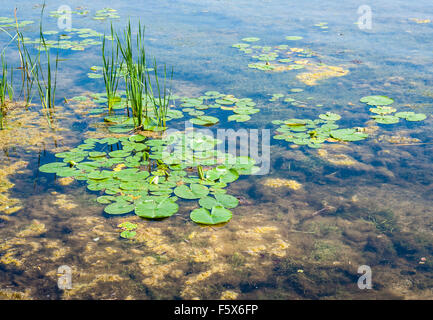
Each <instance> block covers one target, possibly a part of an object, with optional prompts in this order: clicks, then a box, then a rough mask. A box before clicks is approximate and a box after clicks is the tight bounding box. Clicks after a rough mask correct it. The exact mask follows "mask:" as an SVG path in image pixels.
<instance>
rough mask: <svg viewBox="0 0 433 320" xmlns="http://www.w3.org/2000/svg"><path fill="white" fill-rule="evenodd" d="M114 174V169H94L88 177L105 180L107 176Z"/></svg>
mask: <svg viewBox="0 0 433 320" xmlns="http://www.w3.org/2000/svg"><path fill="white" fill-rule="evenodd" d="M112 176H113V172H112V171H107V170H103V171H92V172H90V173H89V174H88V175H87V178H89V179H93V180H103V179H107V178H111V177H112Z"/></svg>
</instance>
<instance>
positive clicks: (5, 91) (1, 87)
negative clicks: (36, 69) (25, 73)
mask: <svg viewBox="0 0 433 320" xmlns="http://www.w3.org/2000/svg"><path fill="white" fill-rule="evenodd" d="M1 64H2V74H1V77H0V107H1V113H2V114H3V115H4V114H5V112H6V110H5V107H6V103H7V100H6V99H7V98H9V101H12V100H13V97H14V89H13V86H12V82H13V69H12V68H11V69H10V71H11V73H10V74H11V75H10V80H9V79H8V73H9V67H8V64H7V62H6V60H5V56H4V53H2V54H1Z"/></svg>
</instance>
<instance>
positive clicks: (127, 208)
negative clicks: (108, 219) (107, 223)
mask: <svg viewBox="0 0 433 320" xmlns="http://www.w3.org/2000/svg"><path fill="white" fill-rule="evenodd" d="M133 210H134V205H132V204H130V203H129V202H127V201H125V200H119V201H116V202H114V203H112V204H110V205H108V206H106V207H105V209H104V211H105V212H106V213H108V214H125V213H128V212H131V211H133Z"/></svg>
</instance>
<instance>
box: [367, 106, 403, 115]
mask: <svg viewBox="0 0 433 320" xmlns="http://www.w3.org/2000/svg"><path fill="white" fill-rule="evenodd" d="M396 111H397V110H396V109H395V108H393V107H383V106H378V107H376V108H370V112H373V113H376V114H388V113H393V112H396Z"/></svg>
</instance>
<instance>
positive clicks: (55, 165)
mask: <svg viewBox="0 0 433 320" xmlns="http://www.w3.org/2000/svg"><path fill="white" fill-rule="evenodd" d="M66 165H67V164H66V163H64V162H52V163H47V164H44V165H42V166H40V167H39V171H41V172H45V173H56V172H58V171H59V170H62V169H64V168H65V167H66Z"/></svg>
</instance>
